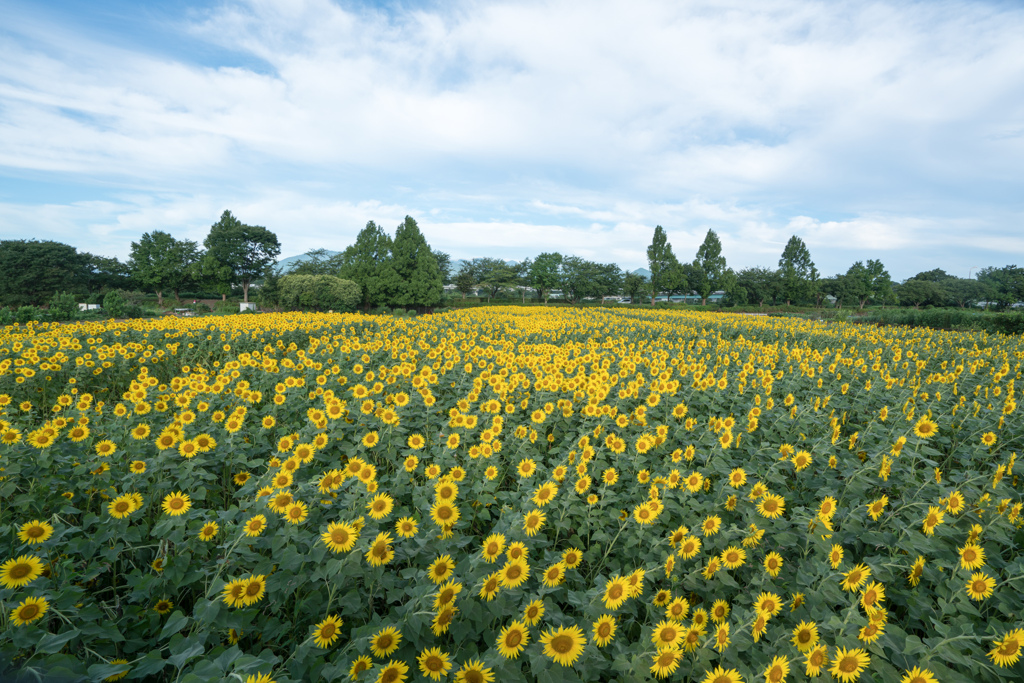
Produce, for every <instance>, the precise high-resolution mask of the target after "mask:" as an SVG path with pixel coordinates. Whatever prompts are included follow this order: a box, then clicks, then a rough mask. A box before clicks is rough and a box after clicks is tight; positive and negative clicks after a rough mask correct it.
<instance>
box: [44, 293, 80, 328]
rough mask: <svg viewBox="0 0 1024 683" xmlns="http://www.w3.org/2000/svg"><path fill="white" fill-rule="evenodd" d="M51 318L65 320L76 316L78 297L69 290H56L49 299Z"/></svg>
mask: <svg viewBox="0 0 1024 683" xmlns="http://www.w3.org/2000/svg"><path fill="white" fill-rule="evenodd" d="M49 314H50V319H51V320H58V321H67V320H74V319H75V318H77V317H78V299H77V298H76V297H75V295H74V294H71V293H70V292H57V293H56V294H54V295H53V298H52V299H50V307H49Z"/></svg>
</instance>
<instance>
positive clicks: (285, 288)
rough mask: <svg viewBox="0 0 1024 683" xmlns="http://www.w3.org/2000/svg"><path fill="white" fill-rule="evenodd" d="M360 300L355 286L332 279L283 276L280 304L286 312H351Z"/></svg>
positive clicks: (331, 277)
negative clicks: (299, 309) (314, 310)
mask: <svg viewBox="0 0 1024 683" xmlns="http://www.w3.org/2000/svg"><path fill="white" fill-rule="evenodd" d="M361 299H362V296H361V295H360V291H359V285H357V284H356V283H354V282H352V281H351V280H343V279H341V278H339V277H335V276H333V275H285V276H284V277H282V278H281V302H282V303H283V304H284V305H285V306H287V307H289V308H313V309H316V310H321V311H325V310H336V311H338V310H340V311H351V310H353V309H354V308H355V307H356V306H357V305H359V302H360V300H361Z"/></svg>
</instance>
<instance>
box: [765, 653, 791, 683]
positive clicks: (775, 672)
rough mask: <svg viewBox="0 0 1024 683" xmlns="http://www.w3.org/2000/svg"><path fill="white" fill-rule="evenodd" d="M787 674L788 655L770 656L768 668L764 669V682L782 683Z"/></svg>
mask: <svg viewBox="0 0 1024 683" xmlns="http://www.w3.org/2000/svg"><path fill="white" fill-rule="evenodd" d="M788 675H789V658H788V657H785V656H783V657H772V661H771V663H769V664H768V668H767V669H765V670H764V680H765V683H782V681H785V680H786V676H788Z"/></svg>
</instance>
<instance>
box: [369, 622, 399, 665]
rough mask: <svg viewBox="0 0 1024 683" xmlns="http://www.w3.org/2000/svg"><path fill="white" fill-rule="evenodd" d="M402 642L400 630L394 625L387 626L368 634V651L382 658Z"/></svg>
mask: <svg viewBox="0 0 1024 683" xmlns="http://www.w3.org/2000/svg"><path fill="white" fill-rule="evenodd" d="M401 642H402V632H401V631H399V630H398V629H397V628H395V627H394V626H387V627H385V628H382V629H381V630H379V631H377V632H376V633H374V634H373V635H372V636H370V652H372V653H373V656H374V657H377V658H378V659H383V658H384V657H387V656H388V655H390V654H391V653H392V652H394V651H395V650H397V649H398V646H399V644H401Z"/></svg>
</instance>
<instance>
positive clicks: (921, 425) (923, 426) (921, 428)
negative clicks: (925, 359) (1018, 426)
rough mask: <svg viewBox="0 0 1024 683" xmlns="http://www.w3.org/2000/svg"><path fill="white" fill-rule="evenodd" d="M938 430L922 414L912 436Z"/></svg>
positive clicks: (930, 433)
mask: <svg viewBox="0 0 1024 683" xmlns="http://www.w3.org/2000/svg"><path fill="white" fill-rule="evenodd" d="M938 431H939V425H938V424H936V423H935V422H932V421H931V420H930V419H929V418H928V417H927V416H922V417H921V419H920V420H918V421H917V424H915V425H914V436H918V437H920V438H922V439H928V438H931V437H933V436H935V434H936V433H938ZM859 675H860V674H859V673H858V676H859ZM855 679H856V676H855V677H854V678H851V679H849V680H851V681H852V680H855Z"/></svg>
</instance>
